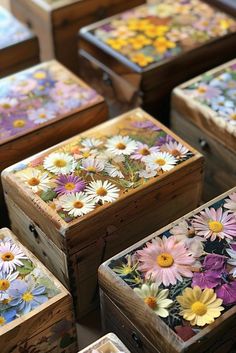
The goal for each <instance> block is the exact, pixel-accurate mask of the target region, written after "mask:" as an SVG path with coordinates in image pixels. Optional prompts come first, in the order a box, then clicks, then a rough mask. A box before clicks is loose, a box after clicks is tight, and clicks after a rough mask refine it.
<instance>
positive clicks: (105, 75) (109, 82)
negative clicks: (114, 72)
mask: <svg viewBox="0 0 236 353" xmlns="http://www.w3.org/2000/svg"><path fill="white" fill-rule="evenodd" d="M102 80H103V82H105V84H106V85H107V86H112V79H111V77H110V75H109V74H108V73H107V72H105V71H104V72H103V73H102Z"/></svg>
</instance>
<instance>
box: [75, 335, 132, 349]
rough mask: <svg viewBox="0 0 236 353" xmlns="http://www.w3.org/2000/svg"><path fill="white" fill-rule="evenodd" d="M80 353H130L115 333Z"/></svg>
mask: <svg viewBox="0 0 236 353" xmlns="http://www.w3.org/2000/svg"><path fill="white" fill-rule="evenodd" d="M79 353H130V352H129V351H128V350H127V348H126V347H125V346H124V345H123V343H122V342H121V341H120V340H119V338H118V337H117V336H116V335H114V334H113V333H109V334H108V335H106V336H104V337H102V338H100V339H99V340H98V341H96V342H94V343H92V344H91V345H90V346H89V347H87V348H85V349H83V350H82V351H79Z"/></svg>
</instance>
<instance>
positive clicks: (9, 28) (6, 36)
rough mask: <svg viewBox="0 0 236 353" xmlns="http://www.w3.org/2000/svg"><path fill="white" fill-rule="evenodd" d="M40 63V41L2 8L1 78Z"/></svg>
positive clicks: (0, 23) (0, 36) (0, 22)
mask: <svg viewBox="0 0 236 353" xmlns="http://www.w3.org/2000/svg"><path fill="white" fill-rule="evenodd" d="M38 62H39V48H38V39H37V38H36V36H35V35H34V34H33V33H32V32H31V31H30V30H29V29H28V28H27V27H26V26H25V25H23V24H22V23H20V22H19V21H18V20H17V19H16V18H15V17H13V16H12V15H11V14H10V13H9V12H8V11H7V10H5V9H4V8H3V7H2V6H0V77H3V76H6V75H10V74H13V73H14V72H17V71H19V70H22V69H25V68H27V67H30V66H31V65H34V64H37V63H38Z"/></svg>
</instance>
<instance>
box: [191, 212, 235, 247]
mask: <svg viewBox="0 0 236 353" xmlns="http://www.w3.org/2000/svg"><path fill="white" fill-rule="evenodd" d="M192 224H193V227H194V228H195V231H196V234H197V235H200V236H203V237H205V238H206V239H210V240H211V241H214V240H216V239H217V238H219V239H220V240H221V239H224V238H228V239H233V237H236V219H235V217H234V215H232V214H229V212H228V211H226V212H223V209H222V207H220V208H218V209H217V210H215V209H214V208H213V207H211V208H206V209H205V210H204V211H202V212H200V214H199V215H196V216H195V217H194V218H193V223H192Z"/></svg>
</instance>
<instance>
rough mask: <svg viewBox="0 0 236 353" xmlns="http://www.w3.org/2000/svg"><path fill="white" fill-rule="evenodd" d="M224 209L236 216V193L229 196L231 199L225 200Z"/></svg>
mask: <svg viewBox="0 0 236 353" xmlns="http://www.w3.org/2000/svg"><path fill="white" fill-rule="evenodd" d="M224 207H225V208H227V209H228V210H229V211H230V212H233V213H234V214H235V215H236V192H234V193H233V194H231V195H229V199H226V200H225V204H224Z"/></svg>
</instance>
